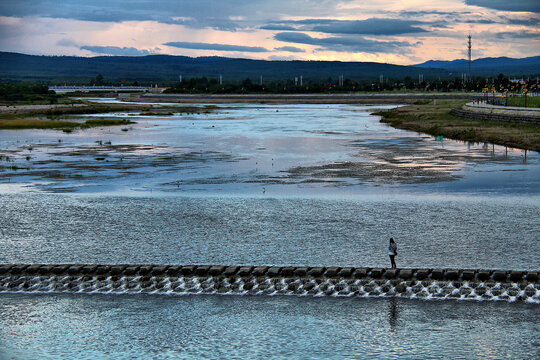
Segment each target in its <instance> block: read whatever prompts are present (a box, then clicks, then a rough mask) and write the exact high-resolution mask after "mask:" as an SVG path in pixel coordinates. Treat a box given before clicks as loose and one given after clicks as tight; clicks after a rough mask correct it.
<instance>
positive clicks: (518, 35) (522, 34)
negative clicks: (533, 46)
mask: <svg viewBox="0 0 540 360" xmlns="http://www.w3.org/2000/svg"><path fill="white" fill-rule="evenodd" d="M495 35H496V36H497V38H499V39H509V38H510V39H538V38H539V36H538V33H534V32H528V31H518V32H500V33H497V34H495Z"/></svg>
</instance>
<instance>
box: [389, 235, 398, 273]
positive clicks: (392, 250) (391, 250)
mask: <svg viewBox="0 0 540 360" xmlns="http://www.w3.org/2000/svg"><path fill="white" fill-rule="evenodd" d="M388 255H389V256H390V262H391V263H392V269H395V268H396V261H395V260H394V258H395V257H396V255H397V245H396V243H395V241H394V239H393V238H390V245H388Z"/></svg>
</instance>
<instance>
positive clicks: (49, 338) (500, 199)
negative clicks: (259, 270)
mask: <svg viewBox="0 0 540 360" xmlns="http://www.w3.org/2000/svg"><path fill="white" fill-rule="evenodd" d="M378 108H385V107H378ZM386 108H387V107H386ZM373 109H375V107H366V106H351V105H280V106H267V105H230V106H227V108H223V109H221V110H219V111H216V112H213V113H210V114H203V113H201V114H189V115H186V114H175V115H173V116H167V117H164V116H162V117H155V116H154V117H148V116H140V115H138V114H106V115H98V116H106V117H116V118H127V117H129V118H130V119H132V120H134V121H136V122H137V123H136V124H133V125H130V126H129V127H128V128H126V129H127V131H123V130H122V129H121V128H96V129H91V130H85V131H75V132H73V133H70V134H65V133H62V132H58V131H33V130H28V131H0V155H2V156H3V157H2V158H1V160H0V262H6V263H13V262H40V263H58V262H61V263H65V262H70V263H71V262H73V263H81V262H82V263H87V262H88V263H167V264H186V263H205V264H207V263H208V264H267V265H311V266H315V265H339V266H373V267H375V266H387V265H388V264H387V262H388V259H387V255H386V251H385V249H386V245H387V238H388V237H390V236H393V237H395V238H396V239H397V242H398V246H399V249H400V252H399V256H398V258H397V262H398V266H403V267H455V268H492V269H522V270H538V269H540V260H539V259H540V238H539V235H538V234H539V231H538V223H539V219H540V157H539V155H538V153H530V152H528V153H525V152H523V151H520V150H513V149H505V148H504V147H498V146H492V145H490V144H464V143H459V142H455V141H449V140H442V141H441V140H437V139H434V138H432V137H429V136H425V135H421V134H416V133H412V132H405V131H401V130H397V129H393V128H390V127H388V126H385V125H383V124H380V123H379V122H378V117H376V116H372V115H370V112H372V111H373ZM6 157H7V158H6ZM538 314H539V312H538V305H531V304H518V303H514V304H506V303H490V302H474V303H471V302H457V301H442V302H441V301H410V300H403V299H334V298H302V297H266V296H265V297H262V296H261V297H251V296H245V297H240V296H236V297H233V296H150V295H134V296H116V295H23V294H2V295H1V296H0V358H8V359H9V358H14V359H34V358H46V359H48V358H50V359H59V358H88V359H94V358H140V359H143V358H144V359H146V358H156V359H162V358H321V359H322V358H325V359H326V358H336V359H341V358H384V359H388V358H436V359H446V358H493V359H497V358H512V359H515V358H523V359H531V358H537V357H539V356H540V353H539V351H540V344H539V342H538V340H537V339H538V338H540V336H539V335H540V331H539V330H540V329H539V323H540V322H539V320H540V319H539V315H538Z"/></svg>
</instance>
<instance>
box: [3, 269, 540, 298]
mask: <svg viewBox="0 0 540 360" xmlns="http://www.w3.org/2000/svg"><path fill="white" fill-rule="evenodd" d="M85 279H86V280H85ZM246 286H247V288H246ZM522 287H523V288H522ZM2 292H3V293H33V294H36V293H79V294H85V293H90V294H118V295H122V294H140V293H148V294H156V295H158V294H166V295H198V294H209V295H210V294H214V295H268V296H278V295H289V296H314V297H324V296H332V297H347V298H350V297H363V298H369V297H402V298H412V299H422V300H447V299H452V300H458V301H469V300H474V301H507V302H518V301H525V302H527V303H532V304H540V286H539V285H538V284H532V283H531V284H527V285H526V286H523V284H522V285H520V284H519V283H501V282H489V283H487V282H480V283H474V282H471V281H464V282H454V281H438V280H434V281H429V282H426V281H404V280H403V281H398V280H373V279H371V280H360V279H355V280H352V279H351V280H346V279H310V278H305V279H301V278H268V277H262V278H255V277H251V278H241V277H232V278H230V277H212V276H209V277H197V276H193V277H184V276H180V277H169V276H165V277H156V276H152V277H143V276H133V277H129V276H121V277H119V278H115V277H112V276H107V277H105V278H103V277H98V276H93V277H82V276H77V277H73V276H54V275H53V276H3V277H0V293H2Z"/></svg>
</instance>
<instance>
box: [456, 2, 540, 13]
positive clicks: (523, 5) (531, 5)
mask: <svg viewBox="0 0 540 360" xmlns="http://www.w3.org/2000/svg"><path fill="white" fill-rule="evenodd" d="M465 4H467V5H474V6H481V7H485V8H489V9H495V10H501V11H527V12H534V13H540V1H538V0H514V1H508V0H465Z"/></svg>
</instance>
